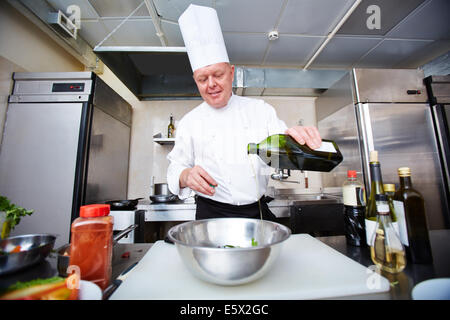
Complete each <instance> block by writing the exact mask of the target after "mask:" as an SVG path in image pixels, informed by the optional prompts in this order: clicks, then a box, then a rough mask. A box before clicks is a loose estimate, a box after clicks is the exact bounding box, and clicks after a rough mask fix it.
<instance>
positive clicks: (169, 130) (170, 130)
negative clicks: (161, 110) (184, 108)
mask: <svg viewBox="0 0 450 320" xmlns="http://www.w3.org/2000/svg"><path fill="white" fill-rule="evenodd" d="M174 136H175V125H174V124H173V115H172V114H170V122H169V125H168V126H167V138H173V137H174Z"/></svg>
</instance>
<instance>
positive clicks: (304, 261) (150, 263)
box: [110, 234, 389, 300]
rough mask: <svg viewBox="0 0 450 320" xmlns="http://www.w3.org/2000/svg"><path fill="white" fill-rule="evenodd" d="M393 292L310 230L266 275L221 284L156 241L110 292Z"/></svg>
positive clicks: (192, 296)
mask: <svg viewBox="0 0 450 320" xmlns="http://www.w3.org/2000/svg"><path fill="white" fill-rule="evenodd" d="M386 291H389V281H388V280H387V279H386V278H384V277H381V276H380V275H378V274H377V273H374V272H372V271H371V270H369V269H368V268H366V267H364V266H363V265H361V264H359V263H357V262H355V261H353V260H352V259H350V258H348V257H346V256H345V255H343V254H341V253H340V252H338V251H336V250H334V249H333V248H331V247H329V246H327V245H326V244H324V243H322V242H321V241H319V240H317V239H315V238H313V237H311V236H310V235H307V234H294V235H291V237H290V238H289V239H288V240H286V241H285V242H284V243H283V247H282V250H281V253H280V256H279V257H278V260H277V261H276V262H275V264H274V265H273V267H272V269H270V270H269V272H268V273H267V274H266V275H265V276H263V277H262V278H260V279H258V280H256V281H254V282H251V283H247V284H243V285H239V286H231V287H227V286H219V285H215V284H210V283H207V282H204V281H202V280H200V279H197V278H195V277H194V276H193V275H192V274H191V273H190V272H189V271H188V269H187V268H186V267H185V266H184V264H183V262H182V260H181V259H180V257H179V256H178V252H177V249H176V247H175V246H174V245H171V244H168V243H165V242H163V241H157V242H155V244H154V245H153V246H152V247H151V248H150V250H149V251H148V252H147V253H146V254H145V256H144V257H143V258H142V260H141V261H140V262H139V263H138V264H137V265H136V267H135V268H134V269H132V270H131V271H130V273H129V275H128V277H127V278H126V279H125V280H124V282H123V283H122V284H121V285H120V286H119V288H117V290H116V291H115V292H114V293H113V294H112V295H111V297H110V299H113V300H127V299H160V300H166V299H167V300H180V299H181V300H228V299H230V300H278V299H284V300H289V299H320V298H334V297H342V296H350V295H358V294H370V293H378V292H386Z"/></svg>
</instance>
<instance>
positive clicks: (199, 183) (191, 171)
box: [180, 166, 217, 196]
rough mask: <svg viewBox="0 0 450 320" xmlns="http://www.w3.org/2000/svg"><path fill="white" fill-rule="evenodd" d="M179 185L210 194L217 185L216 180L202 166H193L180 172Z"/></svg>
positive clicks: (212, 193)
mask: <svg viewBox="0 0 450 320" xmlns="http://www.w3.org/2000/svg"><path fill="white" fill-rule="evenodd" d="M212 186H214V187H212ZM180 187H181V188H185V187H189V188H190V189H192V190H194V191H198V192H200V193H203V194H206V195H208V196H212V195H214V192H215V190H214V188H215V187H217V182H216V181H215V180H214V179H213V178H211V176H210V175H209V174H208V173H207V172H206V171H205V170H204V169H203V168H202V167H200V166H194V167H192V168H186V169H184V170H183V171H182V172H181V175H180Z"/></svg>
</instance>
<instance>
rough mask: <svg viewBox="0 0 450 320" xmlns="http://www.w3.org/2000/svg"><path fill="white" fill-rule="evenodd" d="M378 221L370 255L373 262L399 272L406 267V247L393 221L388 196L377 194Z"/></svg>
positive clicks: (386, 269) (387, 270)
mask: <svg viewBox="0 0 450 320" xmlns="http://www.w3.org/2000/svg"><path fill="white" fill-rule="evenodd" d="M376 207H377V222H376V226H375V231H374V233H373V235H372V240H371V241H370V242H371V246H370V257H371V258H372V261H373V263H374V264H375V265H376V266H377V267H379V268H380V269H381V270H384V271H386V272H389V273H398V272H401V271H403V269H405V267H406V257H405V249H404V247H403V245H402V243H401V241H400V238H399V236H398V235H397V232H396V231H395V229H394V226H393V225H392V221H391V213H390V209H389V203H388V198H387V196H386V195H385V194H377V195H376Z"/></svg>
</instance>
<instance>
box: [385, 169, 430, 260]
mask: <svg viewBox="0 0 450 320" xmlns="http://www.w3.org/2000/svg"><path fill="white" fill-rule="evenodd" d="M398 175H399V178H400V188H399V189H398V191H397V192H396V193H395V196H394V207H395V211H396V213H397V218H398V221H399V231H400V239H401V240H402V243H403V244H404V245H405V247H406V255H407V258H408V259H410V261H411V262H412V263H418V264H422V263H423V264H427V263H432V262H433V257H432V254H431V246H430V239H429V234H428V225H427V219H426V215H425V203H424V200H423V197H422V195H421V194H420V193H419V191H417V190H416V189H414V188H413V186H412V181H411V170H410V168H407V167H402V168H398Z"/></svg>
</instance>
